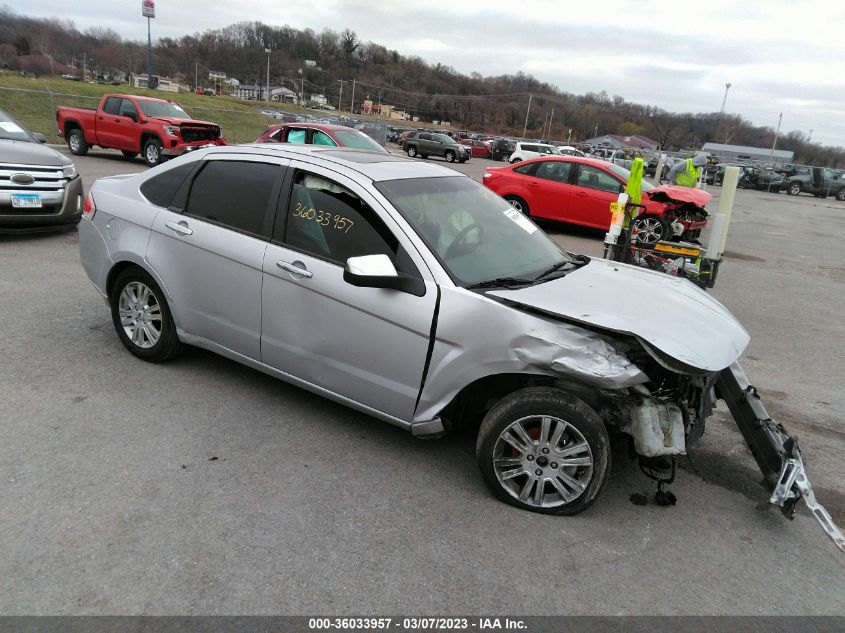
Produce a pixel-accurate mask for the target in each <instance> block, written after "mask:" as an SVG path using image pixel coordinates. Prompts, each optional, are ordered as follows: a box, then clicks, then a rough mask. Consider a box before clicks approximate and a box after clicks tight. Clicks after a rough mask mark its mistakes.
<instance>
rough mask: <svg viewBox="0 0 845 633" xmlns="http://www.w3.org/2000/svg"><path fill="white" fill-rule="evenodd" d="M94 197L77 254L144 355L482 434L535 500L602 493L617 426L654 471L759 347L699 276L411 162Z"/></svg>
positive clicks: (164, 178)
mask: <svg viewBox="0 0 845 633" xmlns="http://www.w3.org/2000/svg"><path fill="white" fill-rule="evenodd" d="M572 160H575V159H572ZM582 160H584V159H582ZM583 164H586V163H577V165H578V166H581V165H583ZM520 167H522V165H521V166H520ZM280 188H281V195H280V193H279V192H280ZM85 209H86V211H85V214H84V217H83V220H82V222H81V224H80V229H79V233H80V236H79V249H80V258H81V262H82V266H83V268H84V270H85V273H86V274H87V276H88V277H89V279H90V280H91V282H92V283H93V286H94V287H95V288H96V290H97V292H98V293H99V294H100V295H101V296H102V298H104V299H105V300H106V301H107V302H108V305H109V306H110V309H111V314H112V321H113V324H114V328H115V331H116V333H117V336H118V338H119V339H120V341H121V343H122V344H123V345H124V346H125V347H126V348H127V349H128V350H129V352H131V353H132V354H134V355H135V356H137V357H138V358H140V359H143V360H146V361H151V362H160V361H165V360H167V359H169V358H172V357H174V356H176V355H177V354H178V353H179V352H180V351H181V350H182V349H183V348H184V347H185V346H186V345H196V346H198V347H203V348H205V349H208V350H211V351H214V352H216V353H218V354H221V355H223V356H225V357H228V358H231V359H233V360H236V361H237V362H240V363H243V364H245V365H247V366H249V367H252V368H255V369H257V370H259V371H263V372H265V373H268V374H270V375H272V376H275V377H278V378H281V379H282V380H285V381H288V382H290V383H292V384H294V385H297V386H299V387H302V388H304V389H307V390H310V391H313V392H314V393H317V394H320V395H322V396H325V397H328V398H331V399H333V400H335V401H337V402H340V403H342V404H344V405H347V406H349V407H352V408H354V409H357V410H359V411H362V412H365V413H367V414H369V415H371V416H374V417H376V418H379V419H381V420H384V421H386V422H389V423H391V424H394V425H396V426H398V427H401V428H403V429H406V430H408V431H410V432H411V433H413V434H414V435H417V436H423V437H433V436H439V435H441V434H443V433H444V432H448V431H455V430H458V429H460V428H462V427H463V428H467V427H469V426H470V425H478V424H480V426H479V431H478V440H477V444H476V455H477V460H478V465H479V468H480V470H481V475H482V477H483V479H484V481H485V482H486V483H487V485H488V486H489V487H490V489H491V490H492V491H493V494H495V495H496V496H497V497H498V498H499V499H502V500H503V501H506V502H507V503H510V504H512V505H514V506H517V507H520V508H524V509H526V510H532V511H536V512H542V513H553V514H574V513H577V512H580V511H582V510H584V509H586V508H587V507H589V506H590V505H591V504H592V503H593V502H594V501H595V500H596V499H597V497H598V496H599V493H600V492H601V490H602V488H603V486H604V484H605V482H606V481H607V478H608V473H609V469H610V459H611V442H610V435H609V434H608V427H609V428H611V429H612V430H613V432H615V433H619V434H629V435H632V436H633V437H634V441H633V443H632V446H633V447H634V450H636V451H637V452H638V454H640V455H641V457H642V459H643V460H646V461H645V462H644V463H646V464H657V462H656V461H655V460H658V459H660V458H662V459H664V460H668V459H670V458H672V456H674V455H676V454H683V453H684V450H685V442H686V436H687V435H692V437H694V438H697V437H698V436H700V434H701V429H702V428H703V425H704V423H705V419H706V418H707V417H708V416H709V415H710V412H711V410H712V406H713V405H715V398H716V395H715V394H716V393H719V394H721V393H722V390H720V389H718V388H716V389H714V387H713V385H714V384H715V383H716V381H717V380H718V379H719V376H720V375H721V374H720V372H723V370H724V371H730V370H728V369H726V368H729V367H731V366H732V364H733V363H735V362H736V360H737V358H738V357H739V355H740V354H741V353H742V352H743V350H745V348H746V346H747V345H748V343H749V336H748V333H747V332H746V331H745V329H743V327H742V325H740V323H739V322H737V320H736V319H735V318H734V317H733V316H732V315H731V314H730V312H729V311H728V310H727V309H726V308H725V307H724V306H722V305H721V304H720V303H719V302H718V301H717V300H716V299H714V298H713V297H711V296H710V295H708V294H707V293H705V292H704V291H702V290H700V289H699V288H697V287H695V286H694V285H692V284H690V283H689V282H687V281H686V280H683V279H678V278H673V277H669V276H665V275H660V274H656V273H654V272H651V271H646V270H642V269H639V268H635V267H630V266H623V265H619V264H617V263H614V262H606V261H604V260H590V259H589V258H587V257H580V256H579V257H575V256H571V255H569V254H567V253H566V252H564V251H563V250H562V249H561V248H560V247H559V246H557V245H556V244H555V243H554V242H553V241H552V240H551V239H550V238H549V237H547V236H546V234H545V233H544V232H543V231H542V230H541V229H540V228H538V227H537V226H536V225H535V224H534V223H533V222H531V220H529V219H528V218H526V217H524V216H523V215H521V214H519V213H518V212H517V211H516V210H515V209H511V208H510V207H508V205H507V203H506V202H504V201H503V200H502V199H501V198H499V197H498V196H496V195H494V194H492V193H491V192H490V191H489V190H488V189H485V188H484V187H482V186H481V185H479V184H478V183H476V182H475V181H473V180H472V179H470V178H468V177H466V176H464V175H462V174H459V173H456V172H455V171H454V170H452V169H448V168H446V167H443V166H438V165H433V164H425V165H423V164H420V163H419V162H417V161H409V160H407V159H406V158H404V157H401V156H392V155H390V154H383V155H382V154H379V155H375V154H373V153H370V152H362V151H359V150H352V149H344V148H338V149H335V150H331V151H325V149H323V150H322V151H320V150H319V148H316V147H314V146H297V145H292V144H278V145H272V144H268V145H264V146H261V147H257V146H233V147H229V148H225V149H223V148H213V149H208V150H202V151H198V152H194V153H191V154H189V155H187V156H184V157H181V158H179V159H176V160H174V161H171V162H169V163H167V164H165V165H163V166H162V168H160V169H156V170H151V171H148V172H145V173H140V174H132V175H128V176H125V177H121V178H103V179H100V180H98V181H97V182H96V183H94V186H93V187H92V188H91V191H90V192H89V195H88V197H87V199H86V204H85ZM118 223H119V224H120V226H122V227H123V230H121V231H114V230H112V228H110V227H113V226H114V225H115V224H118ZM187 367H188V366H187V365H184V366H182V367H175V368H171V369H170V370H169V371H170V372H175V373H179V372H184V371H186V368H187ZM174 375H175V374H174ZM221 387H222V385H221ZM160 388H161V389H164V390H165V392H163V393H161V394H160V395H161V398H162V400H163V401H166V400H167V399H168V396H167V394H166V390H167V384H166V383H165V384H163V385H162V386H161V387H160ZM723 397H724V396H723ZM165 432H166V431H165Z"/></svg>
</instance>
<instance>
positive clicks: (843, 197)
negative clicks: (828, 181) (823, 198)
mask: <svg viewBox="0 0 845 633" xmlns="http://www.w3.org/2000/svg"><path fill="white" fill-rule="evenodd" d="M836 199H837V200H839V202H845V187H842V188H841V189H840V190H839V191H837V192H836Z"/></svg>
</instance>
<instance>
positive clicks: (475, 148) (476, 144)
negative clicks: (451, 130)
mask: <svg viewBox="0 0 845 633" xmlns="http://www.w3.org/2000/svg"><path fill="white" fill-rule="evenodd" d="M460 144H461V145H466V146H467V147H469V148H470V151H471V152H472V157H473V158H490V145H488V144H487V143H485V142H483V141H479V140H475V139H464V140H462V141H460Z"/></svg>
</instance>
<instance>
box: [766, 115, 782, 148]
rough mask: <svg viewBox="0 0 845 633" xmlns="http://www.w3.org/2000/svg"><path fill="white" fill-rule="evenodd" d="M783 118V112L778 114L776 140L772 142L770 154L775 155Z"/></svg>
mask: <svg viewBox="0 0 845 633" xmlns="http://www.w3.org/2000/svg"><path fill="white" fill-rule="evenodd" d="M781 119H783V112H781V113H780V114H779V115H778V129H777V130H775V142H774V143H772V151H771V152H769V155H770V156H774V154H775V146H776V145H777V144H778V134H780V122H781Z"/></svg>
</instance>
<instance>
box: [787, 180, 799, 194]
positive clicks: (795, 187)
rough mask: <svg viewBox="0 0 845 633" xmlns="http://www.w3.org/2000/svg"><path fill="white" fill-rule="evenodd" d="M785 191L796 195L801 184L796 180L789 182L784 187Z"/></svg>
mask: <svg viewBox="0 0 845 633" xmlns="http://www.w3.org/2000/svg"><path fill="white" fill-rule="evenodd" d="M786 193H788V194H789V195H790V196H797V195H798V194H799V193H801V184H800V183H797V182H793V183H790V184H789V186H788V187H787V188H786Z"/></svg>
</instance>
